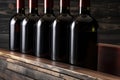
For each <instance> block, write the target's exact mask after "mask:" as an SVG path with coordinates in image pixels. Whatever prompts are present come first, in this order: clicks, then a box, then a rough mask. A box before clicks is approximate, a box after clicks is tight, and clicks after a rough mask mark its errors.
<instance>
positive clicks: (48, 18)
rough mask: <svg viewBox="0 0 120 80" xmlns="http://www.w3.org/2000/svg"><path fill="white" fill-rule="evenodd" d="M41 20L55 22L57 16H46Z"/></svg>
mask: <svg viewBox="0 0 120 80" xmlns="http://www.w3.org/2000/svg"><path fill="white" fill-rule="evenodd" d="M40 19H41V20H43V21H54V20H55V16H54V15H52V14H45V15H43V16H42V17H41V18H40Z"/></svg>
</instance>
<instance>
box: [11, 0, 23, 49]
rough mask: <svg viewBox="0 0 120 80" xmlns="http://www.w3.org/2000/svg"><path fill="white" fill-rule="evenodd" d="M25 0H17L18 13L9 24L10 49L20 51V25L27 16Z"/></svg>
mask: <svg viewBox="0 0 120 80" xmlns="http://www.w3.org/2000/svg"><path fill="white" fill-rule="evenodd" d="M24 3H25V0H16V8H17V13H16V14H15V15H14V16H13V17H12V18H11V20H10V24H9V49H10V50H11V51H20V27H21V22H22V20H23V19H24V17H25V5H24Z"/></svg>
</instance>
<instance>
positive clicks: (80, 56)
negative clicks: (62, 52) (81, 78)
mask: <svg viewBox="0 0 120 80" xmlns="http://www.w3.org/2000/svg"><path fill="white" fill-rule="evenodd" d="M97 28H98V24H97V22H96V21H95V19H93V18H92V17H91V16H89V15H87V14H83V15H82V14H81V15H79V17H77V19H76V20H75V21H74V22H73V23H72V26H71V39H70V40H71V43H70V63H71V64H74V65H77V66H80V67H84V68H89V69H93V70H97V61H98V60H97V59H98V50H97V49H98V46H97Z"/></svg>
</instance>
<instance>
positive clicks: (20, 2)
mask: <svg viewBox="0 0 120 80" xmlns="http://www.w3.org/2000/svg"><path fill="white" fill-rule="evenodd" d="M24 3H25V0H16V8H17V13H21V14H25V4H24Z"/></svg>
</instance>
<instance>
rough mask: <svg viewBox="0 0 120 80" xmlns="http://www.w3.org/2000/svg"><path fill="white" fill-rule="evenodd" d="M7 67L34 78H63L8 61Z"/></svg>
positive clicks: (54, 79)
mask: <svg viewBox="0 0 120 80" xmlns="http://www.w3.org/2000/svg"><path fill="white" fill-rule="evenodd" d="M7 68H8V69H9V70H11V71H14V72H17V73H20V74H23V75H25V76H28V77H30V78H32V79H36V80H64V79H62V78H58V77H55V76H52V75H49V74H46V73H44V72H39V71H36V70H33V69H29V68H26V67H23V66H19V65H16V64H13V63H8V66H7Z"/></svg>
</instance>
